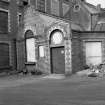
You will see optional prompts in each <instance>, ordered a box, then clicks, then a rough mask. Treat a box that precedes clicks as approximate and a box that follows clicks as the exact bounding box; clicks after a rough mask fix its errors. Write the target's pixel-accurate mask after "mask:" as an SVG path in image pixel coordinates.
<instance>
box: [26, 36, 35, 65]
mask: <svg viewBox="0 0 105 105" xmlns="http://www.w3.org/2000/svg"><path fill="white" fill-rule="evenodd" d="M28 39H34V42H35V38H34V37H29V38H25V52H26V56H25V62H26V63H28V64H33V63H36V62H37V59H36V51H35V61H28V56H27V54H28V52H27V40H28ZM34 47H35V46H34ZM35 49H36V48H35Z"/></svg>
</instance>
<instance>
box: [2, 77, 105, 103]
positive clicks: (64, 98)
mask: <svg viewBox="0 0 105 105" xmlns="http://www.w3.org/2000/svg"><path fill="white" fill-rule="evenodd" d="M50 77H51V78H50ZM0 105H105V77H104V78H88V77H78V76H71V77H67V78H64V77H63V78H53V77H52V76H49V77H48V76H47V77H41V78H36V77H33V76H26V77H16V76H14V77H5V78H0Z"/></svg>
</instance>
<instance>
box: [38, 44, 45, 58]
mask: <svg viewBox="0 0 105 105" xmlns="http://www.w3.org/2000/svg"><path fill="white" fill-rule="evenodd" d="M41 46H42V47H43V51H44V56H40V47H41ZM44 57H45V46H44V45H42V44H39V45H38V58H39V59H40V58H44Z"/></svg>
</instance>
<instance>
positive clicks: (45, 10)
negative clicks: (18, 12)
mask: <svg viewBox="0 0 105 105" xmlns="http://www.w3.org/2000/svg"><path fill="white" fill-rule="evenodd" d="M36 10H38V11H40V12H47V0H45V8H44V11H41V10H39V9H38V1H37V0H36Z"/></svg>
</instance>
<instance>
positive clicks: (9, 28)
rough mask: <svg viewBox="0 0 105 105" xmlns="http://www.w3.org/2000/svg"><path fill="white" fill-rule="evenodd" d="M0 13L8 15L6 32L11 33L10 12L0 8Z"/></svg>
mask: <svg viewBox="0 0 105 105" xmlns="http://www.w3.org/2000/svg"><path fill="white" fill-rule="evenodd" d="M0 11H2V12H6V13H8V30H7V31H8V32H10V31H11V27H10V11H9V10H7V9H3V8H0ZM8 32H7V33H8Z"/></svg>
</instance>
